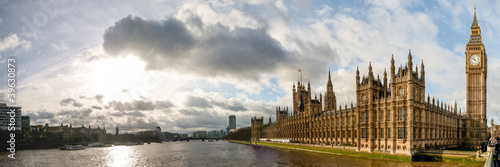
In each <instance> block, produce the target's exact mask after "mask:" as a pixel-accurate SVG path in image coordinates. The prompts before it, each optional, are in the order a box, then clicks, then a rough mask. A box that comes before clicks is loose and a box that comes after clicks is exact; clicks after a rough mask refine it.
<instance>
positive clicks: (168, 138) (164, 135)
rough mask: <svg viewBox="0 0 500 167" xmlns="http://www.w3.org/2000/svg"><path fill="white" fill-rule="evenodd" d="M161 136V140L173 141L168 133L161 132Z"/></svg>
mask: <svg viewBox="0 0 500 167" xmlns="http://www.w3.org/2000/svg"><path fill="white" fill-rule="evenodd" d="M161 136H162V139H163V140H167V141H170V140H173V136H172V133H170V132H161Z"/></svg>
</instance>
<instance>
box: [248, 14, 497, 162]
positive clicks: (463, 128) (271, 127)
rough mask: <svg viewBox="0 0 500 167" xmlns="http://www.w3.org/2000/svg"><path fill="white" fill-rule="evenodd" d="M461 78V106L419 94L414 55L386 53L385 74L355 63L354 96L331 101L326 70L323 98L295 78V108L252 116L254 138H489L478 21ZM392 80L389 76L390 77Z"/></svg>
mask: <svg viewBox="0 0 500 167" xmlns="http://www.w3.org/2000/svg"><path fill="white" fill-rule="evenodd" d="M465 57H466V59H465V62H466V66H465V72H466V80H467V84H466V85H467V87H466V90H467V94H466V97H467V99H466V112H465V113H462V112H461V111H457V104H456V102H455V104H454V105H448V104H444V103H443V102H440V101H439V100H438V99H435V98H434V97H432V98H431V97H430V96H427V97H426V96H425V70H424V68H425V67H424V63H423V61H422V62H421V64H420V69H418V66H417V65H414V63H413V61H412V55H411V51H410V52H409V54H408V60H407V63H406V64H405V66H400V67H398V69H396V66H395V62H394V57H392V59H391V66H390V74H389V75H388V74H387V72H386V71H384V75H383V78H382V79H380V78H379V76H377V77H375V76H374V75H373V71H372V67H371V64H370V65H369V67H368V75H367V76H364V75H363V76H362V77H361V76H360V74H359V69H358V70H357V71H356V103H355V104H353V103H351V104H350V105H344V106H342V105H340V106H339V107H338V108H337V102H336V97H335V92H334V91H333V84H332V81H331V77H330V75H328V82H327V89H326V93H325V97H324V101H323V97H322V95H321V94H320V97H319V99H318V98H317V97H314V99H312V96H311V86H310V83H308V85H307V89H306V87H305V85H304V84H303V83H300V82H298V83H297V87H295V84H294V85H293V110H292V111H293V113H291V112H289V110H288V107H286V108H277V109H276V122H275V123H269V124H264V121H263V117H261V118H257V117H254V118H252V124H251V128H252V130H251V131H252V140H259V139H260V138H281V139H291V140H294V141H299V142H304V143H329V144H347V145H353V146H356V147H357V150H358V151H368V152H372V151H389V152H391V153H410V152H412V151H415V150H419V149H443V148H449V147H472V146H476V145H480V144H481V143H484V142H485V141H487V139H486V138H487V129H486V127H487V126H486V123H487V121H486V74H487V56H486V52H485V48H484V45H483V43H482V39H481V29H480V28H479V25H478V23H477V19H476V12H475V9H474V20H473V22H472V25H471V35H470V40H469V42H468V43H467V47H466V50H465ZM388 80H390V83H388Z"/></svg>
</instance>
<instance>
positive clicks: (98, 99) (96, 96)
mask: <svg viewBox="0 0 500 167" xmlns="http://www.w3.org/2000/svg"><path fill="white" fill-rule="evenodd" d="M103 98H104V95H101V94H98V95H95V96H93V97H87V96H83V95H80V99H90V100H96V101H97V102H99V104H102V99H103Z"/></svg>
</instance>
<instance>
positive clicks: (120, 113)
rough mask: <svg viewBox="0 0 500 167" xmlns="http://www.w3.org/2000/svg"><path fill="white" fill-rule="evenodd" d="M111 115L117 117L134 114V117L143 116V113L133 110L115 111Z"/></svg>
mask: <svg viewBox="0 0 500 167" xmlns="http://www.w3.org/2000/svg"><path fill="white" fill-rule="evenodd" d="M111 115H112V116H117V117H121V116H134V117H144V116H145V115H144V114H143V113H142V112H140V111H133V112H117V113H113V114H111Z"/></svg>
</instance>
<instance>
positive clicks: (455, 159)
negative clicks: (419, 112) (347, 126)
mask: <svg viewBox="0 0 500 167" xmlns="http://www.w3.org/2000/svg"><path fill="white" fill-rule="evenodd" d="M230 142H235V143H241V144H252V145H261V146H266V147H275V148H283V149H293V150H301V151H311V152H319V153H326V154H335V155H345V156H353V157H360V158H370V159H382V160H391V161H403V162H413V161H419V162H421V161H426V162H447V163H458V164H461V165H471V166H481V165H482V164H484V162H485V161H484V160H475V157H462V156H453V155H443V154H429V153H417V154H415V155H413V156H409V155H403V154H390V153H379V152H372V153H368V152H356V151H354V150H350V149H331V148H328V146H325V147H323V148H319V147H310V146H305V145H300V146H299V145H291V144H285V143H270V142H252V143H250V142H248V141H240V140H231V141H230Z"/></svg>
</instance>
